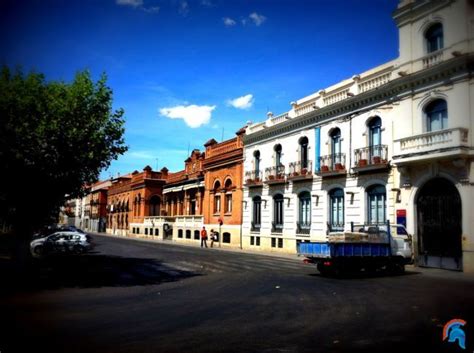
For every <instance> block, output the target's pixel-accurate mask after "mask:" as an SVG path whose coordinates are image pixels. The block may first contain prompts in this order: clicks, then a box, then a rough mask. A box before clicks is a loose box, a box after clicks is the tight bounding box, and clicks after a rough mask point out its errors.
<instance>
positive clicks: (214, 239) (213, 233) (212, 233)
mask: <svg viewBox="0 0 474 353" xmlns="http://www.w3.org/2000/svg"><path fill="white" fill-rule="evenodd" d="M216 240H217V234H216V232H215V231H214V229H211V248H212V247H213V246H214V242H215V241H216Z"/></svg>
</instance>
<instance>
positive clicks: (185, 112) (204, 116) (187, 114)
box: [160, 104, 216, 128]
mask: <svg viewBox="0 0 474 353" xmlns="http://www.w3.org/2000/svg"><path fill="white" fill-rule="evenodd" d="M214 109H216V106H215V105H194V104H192V105H187V106H184V105H178V106H176V107H170V108H162V109H160V114H161V115H163V116H165V117H167V118H170V119H183V120H184V122H185V123H186V125H188V126H189V127H191V128H198V127H200V126H201V125H205V124H208V123H209V121H211V114H212V111H213V110H214Z"/></svg>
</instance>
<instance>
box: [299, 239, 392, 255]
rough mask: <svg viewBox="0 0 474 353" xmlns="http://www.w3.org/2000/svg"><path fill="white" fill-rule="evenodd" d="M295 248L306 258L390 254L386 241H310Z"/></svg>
mask: <svg viewBox="0 0 474 353" xmlns="http://www.w3.org/2000/svg"><path fill="white" fill-rule="evenodd" d="M297 250H298V254H299V255H303V256H306V257H308V258H333V257H375V256H391V253H390V246H389V244H388V243H387V244H385V243H357V242H351V243H330V242H310V243H299V244H298V249H297Z"/></svg>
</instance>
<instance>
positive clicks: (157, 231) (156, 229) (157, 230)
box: [155, 228, 160, 236]
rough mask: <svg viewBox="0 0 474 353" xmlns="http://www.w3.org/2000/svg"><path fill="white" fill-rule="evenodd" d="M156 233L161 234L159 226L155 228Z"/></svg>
mask: <svg viewBox="0 0 474 353" xmlns="http://www.w3.org/2000/svg"><path fill="white" fill-rule="evenodd" d="M155 235H156V236H158V235H160V230H159V229H158V228H155Z"/></svg>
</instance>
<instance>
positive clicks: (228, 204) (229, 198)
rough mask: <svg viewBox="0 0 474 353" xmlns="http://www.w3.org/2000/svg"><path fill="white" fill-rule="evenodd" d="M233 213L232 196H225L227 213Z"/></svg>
mask: <svg viewBox="0 0 474 353" xmlns="http://www.w3.org/2000/svg"><path fill="white" fill-rule="evenodd" d="M231 212H232V194H226V195H225V213H231Z"/></svg>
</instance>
